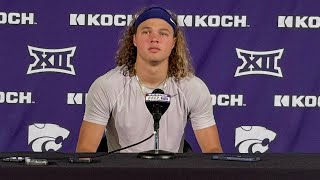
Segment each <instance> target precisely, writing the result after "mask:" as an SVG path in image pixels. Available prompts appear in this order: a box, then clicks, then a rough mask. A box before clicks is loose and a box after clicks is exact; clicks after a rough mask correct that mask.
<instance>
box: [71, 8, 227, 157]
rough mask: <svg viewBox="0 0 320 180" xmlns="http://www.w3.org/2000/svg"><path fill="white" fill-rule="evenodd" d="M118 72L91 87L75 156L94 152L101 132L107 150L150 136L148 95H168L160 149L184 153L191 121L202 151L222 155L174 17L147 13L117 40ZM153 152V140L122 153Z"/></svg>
mask: <svg viewBox="0 0 320 180" xmlns="http://www.w3.org/2000/svg"><path fill="white" fill-rule="evenodd" d="M116 58H117V67H116V68H115V69H112V70H111V71H109V72H107V73H106V74H105V75H103V76H101V77H99V78H98V79H97V80H96V81H95V82H94V83H93V84H92V86H91V87H90V90H89V92H88V96H87V103H86V110H85V115H84V121H83V123H82V126H81V129H80V135H79V140H78V144H77V150H76V151H77V152H95V151H96V150H97V147H98V145H99V143H100V140H101V137H102V135H103V132H104V130H106V137H107V139H108V149H109V151H112V150H115V149H119V148H121V147H125V146H128V145H131V144H134V143H137V142H139V141H141V140H143V139H145V138H147V137H148V136H149V135H151V134H152V133H153V118H152V115H151V113H150V112H149V111H148V109H147V107H146V105H145V95H146V93H151V92H152V91H153V90H154V89H156V88H159V89H162V90H163V91H164V92H165V93H166V94H169V95H171V102H170V106H169V108H168V110H167V111H166V112H165V113H164V114H163V115H162V117H161V120H160V129H159V140H160V143H159V144H160V145H159V146H160V149H161V150H166V151H170V152H182V148H183V147H182V146H183V139H184V128H185V125H186V123H187V120H189V119H190V120H191V123H192V127H193V129H194V133H195V136H196V138H197V141H198V143H199V145H200V147H201V150H202V152H205V153H207V152H212V153H213V152H214V153H220V152H222V148H221V145H220V141H219V135H218V130H217V126H216V124H215V120H214V117H213V112H212V104H211V96H210V93H209V90H208V88H207V87H206V85H205V84H204V83H203V82H202V81H201V80H200V79H199V78H197V77H196V76H195V75H193V72H192V67H191V63H190V56H189V51H188V49H187V47H186V42H185V38H184V35H183V32H182V30H181V29H180V27H179V26H178V25H177V19H176V16H175V15H172V13H170V12H169V11H167V10H165V9H163V8H160V7H151V8H148V9H145V10H144V11H142V13H140V15H139V16H138V17H137V18H136V19H134V20H133V21H132V23H131V25H130V26H129V28H128V30H127V31H126V32H125V34H124V37H123V39H122V40H121V47H120V48H119V50H118V52H117V57H116ZM152 149H154V138H151V139H149V140H148V141H146V142H144V143H142V144H139V145H137V146H134V147H131V148H129V149H125V150H123V151H121V152H142V151H147V150H152Z"/></svg>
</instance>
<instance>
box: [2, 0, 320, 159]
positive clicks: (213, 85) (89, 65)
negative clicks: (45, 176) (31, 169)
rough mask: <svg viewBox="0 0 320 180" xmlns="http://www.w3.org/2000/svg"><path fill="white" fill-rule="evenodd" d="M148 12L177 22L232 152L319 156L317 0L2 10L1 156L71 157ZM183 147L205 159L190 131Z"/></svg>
mask: <svg viewBox="0 0 320 180" xmlns="http://www.w3.org/2000/svg"><path fill="white" fill-rule="evenodd" d="M150 5H160V6H163V7H165V8H168V9H170V10H172V11H174V12H176V13H177V14H178V15H179V16H178V17H179V24H180V25H181V26H183V27H184V29H185V32H186V37H187V39H188V44H189V48H190V51H191V54H192V57H193V64H194V67H195V70H196V75H197V76H198V77H200V78H201V79H202V80H203V81H204V82H205V83H206V84H207V86H208V88H209V90H210V92H211V94H212V104H213V106H214V112H213V113H214V115H215V118H216V122H217V124H218V128H219V133H220V138H221V143H222V146H223V149H224V151H225V152H251V153H265V152H319V151H320V143H319V141H320V133H318V130H319V128H320V121H319V120H318V118H319V115H320V111H319V107H320V98H319V88H320V87H319V86H320V82H319V81H320V71H319V68H318V67H319V65H320V61H319V52H320V51H319V42H320V30H319V28H320V17H319V16H320V11H319V7H320V2H318V1H311V0H307V1H306V0H304V1H302V0H285V1H277V0H268V1H266V0H265V1H262V0H257V1H251V0H228V1H226V0H204V1H201V2H200V1H197V0H189V1H180V0H178V1H151V0H149V1H147V0H145V1H143V0H136V1H99V0H91V1H85V0H78V1H59V0H57V1H40V0H32V1H17V0H0V117H1V128H0V151H37V152H44V151H60V152H72V151H74V150H75V146H76V142H77V138H78V133H79V128H80V125H81V122H82V119H83V113H84V106H85V97H86V93H87V91H88V89H89V87H90V85H91V83H92V82H93V81H94V80H95V79H96V78H97V77H98V76H100V75H102V74H104V73H106V72H107V71H108V70H110V69H112V68H113V67H114V66H115V60H114V56H115V52H116V50H117V48H118V40H119V38H120V36H121V33H122V31H123V30H124V29H125V27H126V26H127V25H128V24H129V22H130V20H131V19H132V14H133V13H134V12H136V11H137V10H139V9H140V8H141V7H147V6H150ZM186 138H187V140H188V141H189V142H190V143H191V145H192V146H193V148H194V149H195V151H198V152H199V147H198V146H197V143H196V140H195V138H194V136H193V132H192V130H191V128H190V125H188V127H187V128H186Z"/></svg>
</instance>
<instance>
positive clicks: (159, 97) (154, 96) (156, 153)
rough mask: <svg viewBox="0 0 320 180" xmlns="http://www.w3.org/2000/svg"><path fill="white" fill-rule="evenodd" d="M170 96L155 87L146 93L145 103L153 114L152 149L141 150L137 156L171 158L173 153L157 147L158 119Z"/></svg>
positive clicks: (165, 108)
mask: <svg viewBox="0 0 320 180" xmlns="http://www.w3.org/2000/svg"><path fill="white" fill-rule="evenodd" d="M170 99H171V96H170V95H169V94H164V92H163V91H162V90H161V89H155V90H153V91H152V93H148V94H146V99H145V101H146V105H147V108H148V110H149V111H150V113H151V114H152V116H153V119H154V123H153V128H154V131H155V136H154V150H149V151H145V152H141V153H139V154H138V155H137V157H138V158H144V159H172V158H174V157H175V154H174V153H172V152H169V151H164V150H160V149H159V121H160V119H161V116H162V115H163V114H164V113H165V112H166V110H167V109H168V107H169V105H170Z"/></svg>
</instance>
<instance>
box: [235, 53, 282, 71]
mask: <svg viewBox="0 0 320 180" xmlns="http://www.w3.org/2000/svg"><path fill="white" fill-rule="evenodd" d="M236 51H237V55H238V58H239V59H241V60H242V61H243V63H242V65H241V66H239V67H238V68H237V70H236V73H235V75H234V77H238V76H244V75H251V74H265V75H270V76H277V77H283V76H282V72H281V69H280V67H279V66H278V61H279V60H280V58H281V56H282V53H283V49H278V50H273V51H248V50H243V49H238V48H236Z"/></svg>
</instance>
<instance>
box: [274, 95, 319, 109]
mask: <svg viewBox="0 0 320 180" xmlns="http://www.w3.org/2000/svg"><path fill="white" fill-rule="evenodd" d="M274 106H275V107H320V96H302V95H292V96H290V95H275V96H274Z"/></svg>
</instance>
